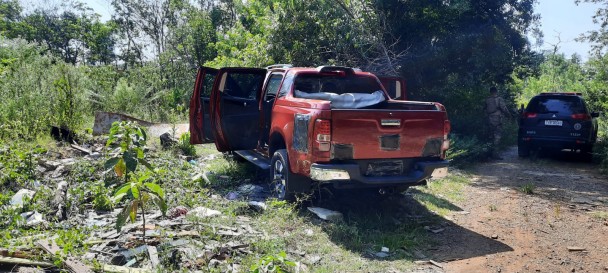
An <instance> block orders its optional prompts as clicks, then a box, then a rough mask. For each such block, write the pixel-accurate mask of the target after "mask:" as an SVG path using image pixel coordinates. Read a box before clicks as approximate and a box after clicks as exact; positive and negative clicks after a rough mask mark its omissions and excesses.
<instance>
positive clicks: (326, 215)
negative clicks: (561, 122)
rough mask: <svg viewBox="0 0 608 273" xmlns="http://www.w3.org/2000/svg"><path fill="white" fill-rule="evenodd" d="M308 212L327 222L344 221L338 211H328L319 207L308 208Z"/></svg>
mask: <svg viewBox="0 0 608 273" xmlns="http://www.w3.org/2000/svg"><path fill="white" fill-rule="evenodd" d="M308 210H309V211H310V212H312V213H314V214H316V215H317V216H318V217H319V218H321V219H323V220H327V221H339V220H342V213H341V212H338V211H333V210H328V209H324V208H319V207H308Z"/></svg>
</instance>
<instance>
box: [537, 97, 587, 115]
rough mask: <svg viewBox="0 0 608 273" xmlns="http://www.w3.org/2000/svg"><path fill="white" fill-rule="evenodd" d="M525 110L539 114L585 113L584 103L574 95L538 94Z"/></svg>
mask: <svg viewBox="0 0 608 273" xmlns="http://www.w3.org/2000/svg"><path fill="white" fill-rule="evenodd" d="M526 111H528V112H532V113H539V114H549V113H552V114H559V115H572V114H581V113H586V112H587V111H586V110H585V105H584V104H583V102H582V101H581V100H580V98H578V97H575V96H540V97H535V98H533V99H532V100H531V101H530V104H528V107H527V108H526Z"/></svg>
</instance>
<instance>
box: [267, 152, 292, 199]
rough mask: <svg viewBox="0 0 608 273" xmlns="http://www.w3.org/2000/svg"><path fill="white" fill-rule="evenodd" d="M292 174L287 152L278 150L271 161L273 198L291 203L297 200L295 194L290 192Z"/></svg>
mask: <svg viewBox="0 0 608 273" xmlns="http://www.w3.org/2000/svg"><path fill="white" fill-rule="evenodd" d="M290 174H291V172H290V171H289V158H288V157H287V150H285V149H280V150H277V151H276V152H274V155H272V159H271V160H270V179H271V181H272V182H271V184H270V186H271V191H272V193H273V196H274V197H276V198H277V199H279V200H289V201H291V200H293V199H294V198H295V196H294V194H293V192H290V191H289V182H290V181H289V180H290V179H289V178H290V177H289V176H290Z"/></svg>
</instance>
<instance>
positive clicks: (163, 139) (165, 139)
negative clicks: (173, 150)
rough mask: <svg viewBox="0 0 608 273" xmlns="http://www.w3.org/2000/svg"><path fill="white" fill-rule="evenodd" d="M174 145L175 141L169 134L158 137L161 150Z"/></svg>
mask: <svg viewBox="0 0 608 273" xmlns="http://www.w3.org/2000/svg"><path fill="white" fill-rule="evenodd" d="M176 143H177V140H175V138H173V136H171V134H169V133H164V134H162V135H160V145H161V146H163V148H168V147H171V146H173V145H174V144H176Z"/></svg>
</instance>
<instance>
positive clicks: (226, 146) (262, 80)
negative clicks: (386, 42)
mask: <svg viewBox="0 0 608 273" xmlns="http://www.w3.org/2000/svg"><path fill="white" fill-rule="evenodd" d="M385 80H386V79H385ZM388 80H391V79H388ZM449 131H450V122H449V121H448V118H447V114H446V111H445V108H444V106H443V105H441V104H439V103H436V102H416V101H398V100H393V99H391V98H390V97H389V95H388V93H387V91H386V89H385V88H384V87H383V85H382V84H381V81H380V80H379V79H378V78H377V77H376V76H375V75H374V74H371V73H368V72H362V71H360V70H358V69H352V68H348V67H338V66H322V67H318V68H303V67H291V66H289V65H276V66H270V67H267V68H266V69H260V68H222V69H219V70H218V69H212V68H207V67H201V68H200V69H199V71H198V75H197V77H196V82H195V86H194V93H193V95H192V99H191V101H190V133H191V143H192V144H201V143H210V142H215V145H216V147H217V149H218V150H219V151H220V152H233V153H235V154H237V155H239V156H241V157H243V158H245V159H246V160H248V161H250V162H252V163H254V164H255V165H257V166H259V167H260V168H263V169H267V170H269V171H270V178H271V180H272V183H273V185H274V187H273V189H274V190H275V196H276V197H277V198H279V199H292V198H293V197H294V195H295V194H296V193H304V192H310V191H311V186H312V185H313V184H312V183H313V181H314V183H321V184H331V185H333V186H334V187H335V188H339V189H341V188H378V189H382V190H392V189H398V190H403V189H405V188H407V187H408V186H412V185H419V184H423V183H426V179H428V178H430V177H431V176H432V173H433V171H434V170H435V169H437V168H443V167H446V166H447V165H448V161H447V160H445V151H446V149H447V148H448V146H449V141H448V133H449Z"/></svg>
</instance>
